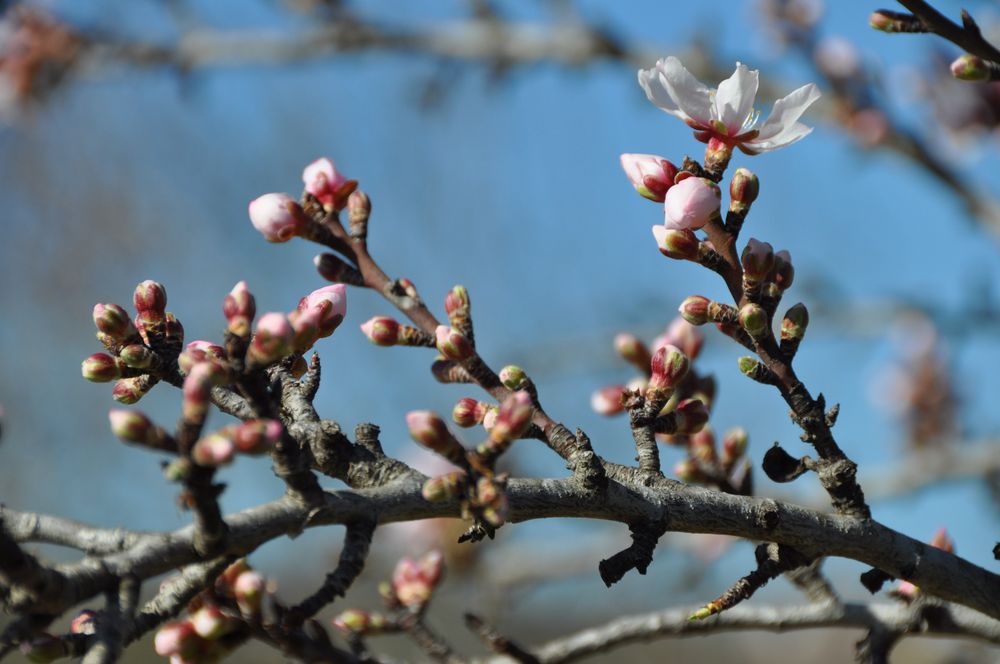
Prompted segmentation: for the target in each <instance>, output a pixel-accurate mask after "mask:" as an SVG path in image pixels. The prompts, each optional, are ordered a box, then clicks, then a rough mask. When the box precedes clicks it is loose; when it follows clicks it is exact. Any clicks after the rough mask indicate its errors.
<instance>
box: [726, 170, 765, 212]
mask: <svg viewBox="0 0 1000 664" xmlns="http://www.w3.org/2000/svg"><path fill="white" fill-rule="evenodd" d="M758 194H760V180H758V179H757V176H756V175H754V174H753V173H751V172H750V171H749V170H747V169H745V168H737V169H736V172H735V173H733V179H732V180H730V181H729V205H730V207H731V208H733V209H734V210H740V211H745V210H746V209H747V208H748V207H750V204H751V203H753V202H754V201H755V200H757V196H758Z"/></svg>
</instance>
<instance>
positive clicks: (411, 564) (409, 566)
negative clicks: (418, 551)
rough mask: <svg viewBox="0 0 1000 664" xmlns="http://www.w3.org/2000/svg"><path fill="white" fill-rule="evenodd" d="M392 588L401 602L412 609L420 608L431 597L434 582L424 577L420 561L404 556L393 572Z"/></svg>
mask: <svg viewBox="0 0 1000 664" xmlns="http://www.w3.org/2000/svg"><path fill="white" fill-rule="evenodd" d="M392 588H393V590H394V591H395V592H396V598H397V599H398V600H399V603H400V604H402V605H403V606H405V607H407V608H409V609H411V610H418V609H420V608H421V607H423V606H424V605H425V604H426V603H427V601H428V600H429V599H430V598H431V593H432V592H433V590H434V584H433V583H430V582H429V581H428V580H427V579H426V578H425V577H424V573H423V570H422V569H421V567H420V564H419V563H418V562H416V561H415V560H413V559H411V558H402V559H401V560H400V561H399V562H398V563H397V564H396V569H395V570H394V571H393V573H392Z"/></svg>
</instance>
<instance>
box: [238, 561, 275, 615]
mask: <svg viewBox="0 0 1000 664" xmlns="http://www.w3.org/2000/svg"><path fill="white" fill-rule="evenodd" d="M266 587H267V583H266V582H265V580H264V577H263V576H262V575H261V574H260V573H259V572H254V571H253V570H249V571H246V572H243V573H242V574H240V575H239V576H238V577H236V581H235V582H234V583H233V596H234V597H235V598H236V606H238V607H239V609H240V613H241V614H243V615H244V616H246V617H250V616H255V615H257V614H259V613H260V606H261V603H262V600H263V599H264V591H265V589H266Z"/></svg>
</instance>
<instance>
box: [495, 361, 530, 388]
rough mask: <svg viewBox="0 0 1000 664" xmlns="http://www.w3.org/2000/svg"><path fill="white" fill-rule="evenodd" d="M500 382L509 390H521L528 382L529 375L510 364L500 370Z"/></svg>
mask: <svg viewBox="0 0 1000 664" xmlns="http://www.w3.org/2000/svg"><path fill="white" fill-rule="evenodd" d="M500 382H501V383H503V384H504V387H506V388H508V389H511V390H519V389H521V387H522V386H524V384H525V383H527V382H528V375H527V374H526V373H524V369H522V368H521V367H519V366H517V365H516V364H508V365H507V366H505V367H504V368H503V369H501V370H500Z"/></svg>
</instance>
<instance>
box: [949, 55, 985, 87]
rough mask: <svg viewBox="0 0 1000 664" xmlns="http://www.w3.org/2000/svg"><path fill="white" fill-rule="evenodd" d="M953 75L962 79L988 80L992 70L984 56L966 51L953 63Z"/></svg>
mask: <svg viewBox="0 0 1000 664" xmlns="http://www.w3.org/2000/svg"><path fill="white" fill-rule="evenodd" d="M951 75H952V76H954V77H955V78H957V79H959V80H962V81H987V80H989V78H990V70H989V68H988V67H987V65H986V62H985V61H984V60H983V59H982V58H980V57H979V56H976V55H971V54H969V53H966V54H965V55H962V56H959V57H958V59H957V60H955V61H954V62H952V63H951Z"/></svg>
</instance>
